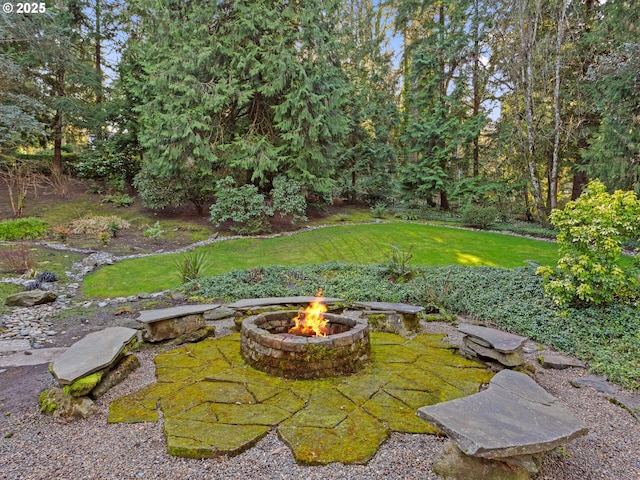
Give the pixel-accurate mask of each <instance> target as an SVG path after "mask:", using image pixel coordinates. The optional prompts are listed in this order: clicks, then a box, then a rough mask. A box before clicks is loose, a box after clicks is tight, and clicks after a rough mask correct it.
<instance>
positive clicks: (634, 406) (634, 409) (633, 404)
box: [609, 394, 640, 422]
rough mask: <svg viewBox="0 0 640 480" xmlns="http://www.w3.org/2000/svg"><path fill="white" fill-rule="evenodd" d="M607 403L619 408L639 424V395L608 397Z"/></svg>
mask: <svg viewBox="0 0 640 480" xmlns="http://www.w3.org/2000/svg"><path fill="white" fill-rule="evenodd" d="M609 401H610V402H611V403H614V404H616V405H619V406H621V407H622V408H624V409H625V410H627V411H628V412H629V413H630V414H631V415H633V416H634V417H635V418H636V420H638V421H639V422H640V395H633V394H621V395H614V396H612V397H609Z"/></svg>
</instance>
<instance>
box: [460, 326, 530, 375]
mask: <svg viewBox="0 0 640 480" xmlns="http://www.w3.org/2000/svg"><path fill="white" fill-rule="evenodd" d="M458 330H459V331H460V332H462V333H464V334H465V336H464V337H463V338H462V341H463V343H464V347H466V348H462V349H461V353H463V354H465V355H466V356H469V357H471V358H473V357H474V356H475V357H481V358H490V359H493V360H496V361H498V362H499V363H500V364H502V365H504V366H506V367H517V366H519V365H522V364H523V363H524V355H523V346H524V344H525V342H526V341H527V338H526V337H521V336H519V335H513V334H511V333H507V332H503V331H501V330H496V329H494V328H487V327H481V326H478V325H470V324H461V325H459V326H458Z"/></svg>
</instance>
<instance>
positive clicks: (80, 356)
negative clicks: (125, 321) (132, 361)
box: [51, 327, 138, 385]
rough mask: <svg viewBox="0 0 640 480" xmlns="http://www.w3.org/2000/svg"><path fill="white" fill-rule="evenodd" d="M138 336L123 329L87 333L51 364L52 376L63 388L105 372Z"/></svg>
mask: <svg viewBox="0 0 640 480" xmlns="http://www.w3.org/2000/svg"><path fill="white" fill-rule="evenodd" d="M137 335H138V331H137V330H133V329H131V328H125V327H110V328H105V329H104V330H101V331H99V332H93V333H90V334H88V335H87V336H85V337H84V338H83V339H82V340H79V341H78V342H76V343H74V344H73V345H72V346H71V347H69V349H68V350H67V351H66V352H65V353H64V354H62V355H61V356H60V357H58V358H57V359H56V360H55V361H54V362H53V364H52V367H51V373H52V374H53V376H54V377H55V378H56V379H57V380H58V381H59V382H60V383H61V384H62V385H70V384H71V383H73V382H74V381H76V380H78V379H79V378H82V377H85V376H87V375H89V374H91V373H94V372H97V371H99V370H104V369H105V368H108V367H110V366H111V365H113V364H114V363H115V362H117V361H118V359H119V358H120V357H121V356H122V354H123V351H124V349H125V347H126V346H127V345H128V344H130V343H131V342H132V341H134V340H135V339H136V337H137Z"/></svg>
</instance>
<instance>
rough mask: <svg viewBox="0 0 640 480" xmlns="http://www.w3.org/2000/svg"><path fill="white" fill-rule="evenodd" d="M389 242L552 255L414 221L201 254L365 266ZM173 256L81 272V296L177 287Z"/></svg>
mask: <svg viewBox="0 0 640 480" xmlns="http://www.w3.org/2000/svg"><path fill="white" fill-rule="evenodd" d="M390 245H395V246H396V247H398V248H399V249H401V250H405V251H406V250H407V249H409V247H413V250H412V253H413V259H412V262H411V264H412V265H416V266H428V265H456V264H457V265H466V266H480V265H487V266H496V267H504V268H513V267H519V266H525V265H526V263H525V260H534V261H536V262H538V263H540V264H543V265H551V264H554V263H555V262H556V261H557V259H558V252H557V246H556V244H555V243H553V242H546V241H540V240H533V239H529V238H522V237H517V236H512V235H502V234H498V233H489V232H478V231H470V230H461V229H456V228H448V227H439V226H432V225H423V224H415V223H403V222H394V223H388V224H379V225H345V226H334V227H328V228H323V229H318V230H313V231H307V232H302V233H299V234H296V235H291V236H286V237H280V238H272V239H264V240H257V239H240V240H229V241H223V242H218V243H215V244H213V245H209V246H207V247H202V248H201V249H200V250H199V251H204V252H206V255H207V257H208V259H209V262H210V266H209V268H208V269H207V270H206V271H205V273H206V274H209V275H217V274H221V273H226V272H229V271H232V270H242V269H247V268H251V267H256V266H268V265H306V264H315V263H324V262H328V261H337V262H346V263H356V264H370V263H380V262H383V261H385V260H386V257H385V255H386V254H388V253H389V252H390V251H391V248H390ZM179 258H180V255H175V254H170V255H158V256H153V257H147V258H141V259H133V260H126V261H122V262H119V263H117V264H115V265H111V266H107V267H103V268H101V269H99V270H98V271H96V272H94V273H93V274H91V275H89V276H88V277H87V278H86V279H85V282H84V285H83V291H84V293H85V294H86V295H88V296H94V297H115V296H128V295H133V294H136V293H140V292H154V291H160V290H164V289H168V288H172V287H176V286H177V285H178V284H179V278H178V275H177V268H176V262H177V261H178V259H179Z"/></svg>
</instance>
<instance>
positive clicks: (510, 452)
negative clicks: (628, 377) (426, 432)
mask: <svg viewBox="0 0 640 480" xmlns="http://www.w3.org/2000/svg"><path fill="white" fill-rule="evenodd" d="M418 416H419V417H420V418H422V419H423V420H424V421H426V422H428V423H430V424H431V425H433V426H435V427H436V428H439V429H440V430H441V431H442V432H444V433H445V434H446V435H447V436H448V437H449V438H450V439H451V440H453V441H454V442H455V443H456V445H457V446H458V448H460V450H461V451H462V452H463V453H464V454H465V455H470V456H474V457H482V458H487V459H493V460H498V461H500V462H506V463H509V464H511V465H515V466H519V467H523V468H525V469H526V470H527V471H529V472H531V473H536V472H537V467H536V465H539V464H538V463H537V460H536V457H535V456H536V455H538V454H541V453H544V452H547V451H550V450H553V449H554V448H556V447H558V446H560V445H563V444H565V443H567V442H569V441H571V440H573V439H575V438H577V437H580V436H582V435H586V434H587V432H588V429H587V427H586V426H585V425H584V424H583V423H582V422H581V421H580V420H578V419H577V418H575V417H574V416H573V415H572V414H571V413H570V412H568V411H567V410H566V409H565V408H563V407H562V406H560V405H559V404H558V403H557V402H556V401H555V398H554V397H553V396H551V395H550V394H549V393H547V392H546V391H545V390H544V389H543V388H542V387H540V386H539V385H538V384H537V383H536V382H535V381H534V380H532V379H531V378H530V377H529V376H527V375H525V374H522V373H517V372H514V371H512V370H502V371H501V372H499V373H498V374H497V375H496V376H495V377H493V378H492V379H491V382H490V383H489V387H488V388H487V389H486V390H484V391H482V392H480V393H477V394H474V395H470V396H468V397H464V398H459V399H456V400H452V401H449V402H443V403H438V404H436V405H431V406H426V407H422V408H420V409H418Z"/></svg>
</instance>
